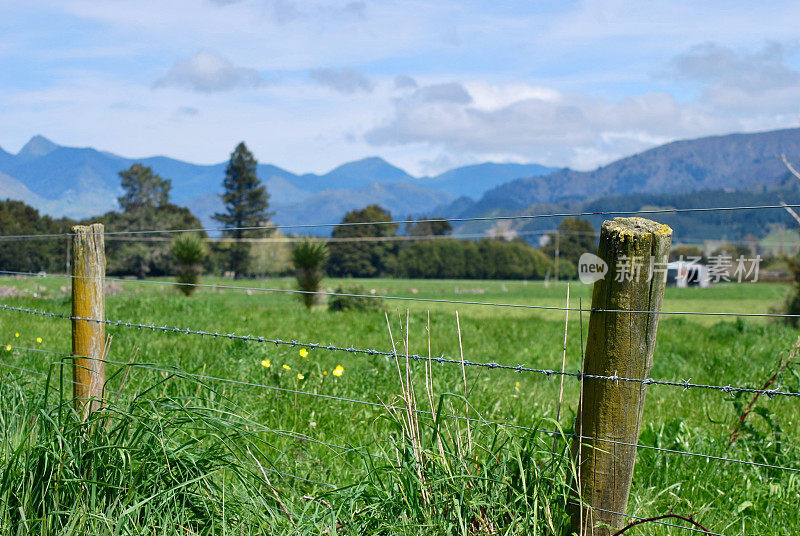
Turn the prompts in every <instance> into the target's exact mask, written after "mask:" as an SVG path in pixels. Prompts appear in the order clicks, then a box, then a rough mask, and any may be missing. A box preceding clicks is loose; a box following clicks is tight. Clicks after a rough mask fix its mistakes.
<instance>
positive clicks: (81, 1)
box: [0, 0, 800, 174]
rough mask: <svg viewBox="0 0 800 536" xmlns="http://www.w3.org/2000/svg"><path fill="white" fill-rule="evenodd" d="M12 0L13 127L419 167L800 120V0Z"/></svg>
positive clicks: (623, 149)
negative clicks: (762, 0)
mask: <svg viewBox="0 0 800 536" xmlns="http://www.w3.org/2000/svg"><path fill="white" fill-rule="evenodd" d="M767 6H768V7H756V4H754V3H753V2H743V1H737V0H726V1H724V2H715V1H706V2H696V1H687V2H682V1H679V0H669V1H663V2H662V1H660V0H650V1H648V2H638V3H636V2H628V1H615V0H598V1H584V2H571V1H564V0H561V1H530V0H520V1H504V2H496V1H493V2H488V1H485V2H478V1H471V0H458V1H451V0H397V1H372V0H357V1H349V0H345V1H341V2H334V1H325V0H302V1H295V0H169V1H168V2H165V1H164V0H136V1H123V0H113V1H105V2H98V1H97V0H91V1H89V0H62V1H60V2H43V1H39V0H26V1H25V2H16V1H5V2H2V3H0V146H1V147H3V148H4V149H5V150H7V151H11V152H16V151H18V150H19V148H20V147H21V146H22V145H23V144H24V143H25V142H26V141H27V139H28V138H30V137H31V136H32V135H33V134H37V133H40V134H43V135H45V136H47V137H49V138H51V139H53V140H54V141H56V142H58V143H61V144H64V145H72V146H93V147H96V148H99V149H104V150H108V151H112V152H115V153H118V154H122V155H125V156H132V157H139V156H149V155H154V154H167V155H169V156H173V157H176V158H181V159H185V160H189V161H193V162H198V163H211V162H219V161H223V160H225V159H226V158H227V156H228V154H229V153H230V151H231V150H232V149H233V147H234V146H235V144H236V143H237V142H238V141H240V140H245V141H246V142H247V144H248V146H249V147H250V148H251V150H253V152H254V153H255V155H256V157H257V158H258V159H259V161H261V162H270V163H274V164H276V165H279V166H281V167H284V168H287V169H289V170H291V171H294V172H309V171H313V172H321V171H327V170H328V169H330V168H332V167H334V166H336V165H338V164H340V163H342V162H345V161H348V160H354V159H358V158H362V157H365V156H371V155H379V156H382V157H384V158H386V159H387V160H389V161H390V162H392V163H394V164H396V165H399V166H401V167H403V168H405V169H407V170H408V171H410V172H412V173H414V174H429V173H436V172H440V171H442V170H444V169H447V168H450V167H454V166H457V165H464V164H470V163H475V162H480V161H485V160H493V161H511V162H538V163H543V164H547V165H554V166H564V165H566V166H571V167H575V168H578V169H589V168H593V167H596V166H598V165H602V164H604V163H607V162H609V161H611V160H613V159H615V158H617V157H620V156H624V155H627V154H630V153H633V152H636V151H640V150H642V149H645V148H648V147H651V146H653V145H657V144H660V143H663V142H666V141H670V140H674V139H679V138H686V137H697V136H703V135H709V134H720V133H726V132H731V131H752V130H766V129H774V128H783V127H796V126H800V22H798V21H800V3H798V2H796V1H793V2H792V1H788V2H781V1H773V2H770V3H769V4H768V5H767Z"/></svg>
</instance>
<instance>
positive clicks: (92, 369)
mask: <svg viewBox="0 0 800 536" xmlns="http://www.w3.org/2000/svg"><path fill="white" fill-rule="evenodd" d="M72 276H73V277H72V316H73V319H72V355H73V366H72V367H73V368H72V370H73V374H72V378H73V382H74V383H73V395H74V398H75V409H76V410H77V411H78V412H79V413H80V414H81V415H83V417H84V419H85V418H86V417H87V416H88V415H89V413H91V412H92V411H95V410H97V409H99V408H100V407H102V405H103V388H104V384H105V381H106V366H105V363H104V362H103V361H101V359H102V358H103V347H104V345H105V338H106V337H105V333H106V329H105V324H103V323H102V322H92V321H90V320H79V319H93V320H105V314H106V298H105V278H106V254H105V244H104V241H103V224H101V223H95V224H92V225H89V226H85V225H77V226H75V227H73V228H72Z"/></svg>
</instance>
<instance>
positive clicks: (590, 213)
mask: <svg viewBox="0 0 800 536" xmlns="http://www.w3.org/2000/svg"><path fill="white" fill-rule="evenodd" d="M785 207H789V208H800V205H742V206H725V207H698V208H660V209H639V210H597V211H584V212H552V213H546V214H520V215H516V216H476V217H469V218H447V221H448V222H451V223H452V222H456V223H466V222H480V221H508V220H535V219H540V218H561V217H581V216H611V215H624V214H682V213H691V212H727V211H735V210H743V211H744V210H767V209H781V210H785ZM438 221H442V218H427V219H420V220H391V221H381V222H336V223H304V224H294V225H253V226H244V227H195V228H187V229H163V230H158V229H151V230H141V231H105V232H103V233H102V234H103V235H105V236H114V235H136V234H172V233H184V232H223V233H224V232H230V231H257V230H262V231H272V230H278V229H313V228H320V227H362V226H366V225H400V224H413V223H433V222H438ZM98 234H99V233H98ZM66 236H72V233H48V234H18V235H0V240H18V239H22V238H58V237H66Z"/></svg>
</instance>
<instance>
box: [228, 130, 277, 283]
mask: <svg viewBox="0 0 800 536" xmlns="http://www.w3.org/2000/svg"><path fill="white" fill-rule="evenodd" d="M256 165H257V162H256V159H255V158H254V157H253V153H251V152H250V151H249V150H247V146H245V144H244V142H242V143H240V144H239V145H237V146H236V149H234V151H233V153H231V159H230V161H229V162H228V167H227V168H226V170H225V180H223V181H222V186H223V187H224V188H225V193H223V194H222V201H223V203H224V205H225V212H224V213H217V214H214V219H215V220H217V221H219V222H220V223H222V224H223V226H225V227H229V228H230V229H229V230H226V231H223V235H224V236H228V237H230V238H234V239H236V241H235V242H234V243H233V244H232V245H231V248H230V257H229V260H230V263H229V266H230V270H231V271H232V272H233V273H234V275H235V277H236V278H237V279H238V278H241V277H244V275H245V274H246V273H247V268H248V265H249V261H250V244H249V243H247V242H244V241H241V239H242V238H250V237H254V236H264V235H265V234H266V232H267V230H266V229H261V230H260V231H261V232H258V231H259V230H250V229H243V227H263V226H266V225H267V223H268V222H269V219H270V217H271V216H272V214H271V213H269V212H268V211H267V209H268V208H269V194H268V193H267V188H266V187H265V186H264V185H263V184H261V181H260V180H259V179H258V176H257V174H256Z"/></svg>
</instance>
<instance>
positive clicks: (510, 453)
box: [0, 278, 800, 535]
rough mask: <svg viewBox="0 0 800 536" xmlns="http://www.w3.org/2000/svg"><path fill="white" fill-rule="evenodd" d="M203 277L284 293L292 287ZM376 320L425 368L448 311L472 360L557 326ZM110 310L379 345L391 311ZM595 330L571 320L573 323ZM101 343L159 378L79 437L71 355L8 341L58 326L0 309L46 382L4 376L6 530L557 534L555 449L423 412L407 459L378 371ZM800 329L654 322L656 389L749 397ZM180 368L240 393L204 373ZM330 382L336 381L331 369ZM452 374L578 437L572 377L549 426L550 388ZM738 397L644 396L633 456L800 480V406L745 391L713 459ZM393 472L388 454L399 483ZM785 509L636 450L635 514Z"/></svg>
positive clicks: (522, 289) (221, 346) (782, 493)
mask: <svg viewBox="0 0 800 536" xmlns="http://www.w3.org/2000/svg"><path fill="white" fill-rule="evenodd" d="M205 282H206V283H220V284H232V285H246V286H253V287H256V286H258V287H263V288H284V289H289V288H292V287H293V282H292V281H291V280H289V279H272V280H260V281H248V282H239V281H236V282H232V281H230V280H206V281H205ZM342 283H345V284H352V283H358V284H360V285H362V286H363V287H364V288H365V289H366V291H367V292H370V293H372V292H373V290H374V293H375V294H384V295H397V296H410V297H415V298H435V299H445V300H461V301H477V302H492V303H508V304H532V305H545V306H564V305H565V303H566V284H565V283H559V284H550V285H547V286H545V285H544V284H543V283H542V282H527V283H526V282H520V281H431V280H389V279H377V280H363V281H357V282H354V281H348V282H342V281H337V280H329V281H326V285H327V286H328V287H330V289H334V288H336V287H337V286H338V285H339V284H342ZM0 285H2V286H3V287H4V288H5V290H6V294H7V295H8V297H5V298H3V299H2V303H5V304H8V305H13V306H22V307H35V308H37V309H41V310H47V311H51V312H57V313H65V314H68V313H69V311H70V301H69V295H68V292H69V290H68V287H69V281H65V280H59V279H50V278H28V279H23V278H19V279H4V280H2V281H0ZM570 288H571V292H570V294H571V299H570V305H571V306H572V307H577V305H578V299H579V298H580V299H582V300H583V305H584V307H588V306H589V302H590V288H589V287H585V286H583V285H580V284H578V283H572V284H571V287H570ZM12 289H14V290H13V291H12ZM787 292H788V287H787V286H784V285H778V284H724V285H718V286H715V287H713V288H710V289H668V290H667V295H666V298H665V301H664V310H665V311H694V312H733V313H759V312H768V311H769V310H770V309H771V308H774V307H776V306H778V305H779V303H780V302H781V301H782V300H783V298H784V296H785V295H786V293H787ZM384 308H385V310H386V311H387V312H388V313H389V317H390V321H391V324H392V331H393V335H394V339H395V342H396V343H397V344H398V345H399V349H402V348H403V345H402V343H400V341H401V340H402V339H403V337H404V336H405V333H404V332H403V330H404V326H405V319H406V315H407V314H408V315H409V316H408V317H409V319H410V323H409V325H408V333H407V337H408V341H409V347H410V352H411V353H419V354H422V355H427V354H428V344H429V339H428V326H429V327H430V347H431V353H432V355H445V356H450V357H454V358H458V357H459V355H460V354H459V337H458V330H457V328H456V311H458V313H459V317H460V325H461V336H462V343H463V350H464V357H465V358H466V359H469V360H471V361H482V362H491V361H496V362H498V363H503V364H511V365H517V364H520V363H523V364H526V365H528V366H532V367H540V368H547V369H560V368H561V359H562V343H563V339H564V321H565V318H564V315H565V313H564V311H548V310H536V309H525V308H508V307H498V306H486V305H470V304H445V303H430V302H423V301H395V300H386V301H385V302H384ZM569 314H570V316H569V326H568V343H567V354H566V355H567V369H568V370H571V371H576V370H578V369H579V367H580V355H581V349H580V340H581V337H580V318H579V315H578V313H577V312H570V313H569ZM428 316H429V318H430V320H428ZM107 317H108V318H109V319H113V320H117V319H119V320H124V321H132V322H141V323H145V324H150V323H155V324H157V325H168V326H170V327H173V326H178V327H181V328H186V327H191V328H193V329H196V330H204V331H209V332H219V333H224V334H227V333H236V334H239V335H248V334H249V335H254V336H264V337H269V338H280V339H282V340H297V341H300V342H301V343H302V342H319V343H324V344H331V343H332V344H335V345H337V346H343V347H349V346H351V345H353V346H355V347H357V348H374V349H379V350H383V351H386V350H391V342H390V338H389V332H388V329H387V325H386V319H385V317H384V314H383V312H375V311H371V312H359V311H355V312H344V313H332V312H329V311H328V310H327V308H326V307H325V306H324V305H320V306H318V307H317V308H315V309H314V310H313V311H310V312H308V311H306V310H305V309H304V308H303V307H302V306H301V304H300V301H299V300H298V299H297V296H296V295H291V294H281V293H273V292H260V291H241V290H231V289H210V288H202V289H199V290H198V292H197V293H196V294H195V295H194V296H193V297H191V298H188V299H187V298H185V297H183V296H181V295H179V294H178V293H177V291H176V290H175V288H174V287H172V286H169V285H165V284H161V283H159V282H157V281H153V282H151V283H147V284H142V283H140V282H125V283H119V284H115V289H113V291H112V293H111V294H110V295H109V296H108V298H107ZM587 324H588V315H584V318H583V328H584V331H585V330H586V328H587ZM107 331H108V333H109V334H111V335H113V341H112V343H111V347H110V351H109V354H108V359H109V360H112V361H115V362H129V361H131V360H135V362H136V363H137V364H139V365H143V364H152V365H153V367H152V368H143V367H141V366H139V367H131V368H129V367H125V366H122V365H119V364H113V363H110V364H109V365H108V369H109V378H111V379H110V381H109V390H110V391H114V392H115V393H116V392H118V391H119V392H121V393H122V394H121V395H119V396H118V395H116V394H114V395H112V396H111V398H112V401H113V403H112V405H111V409H110V410H109V411H108V412H106V413H105V414H104V415H102V416H99V417H97V418H96V419H95V421H94V422H93V423H90V424H84V425H82V424H80V423H77V422H75V421H74V419H70V418H69V415H68V412H66V410H65V405H64V404H63V403H62V402H66V401H67V399H68V398H69V392H70V389H69V385H68V384H66V383H64V382H65V381H66V380H69V378H70V374H69V364H68V361H67V360H61V359H62V358H61V356H59V355H55V354H48V353H44V352H35V351H30V350H21V349H18V348H15V347H26V348H35V349H46V350H54V351H57V352H69V351H70V325H69V321H68V320H60V319H49V318H44V317H40V316H33V315H28V314H23V313H16V312H8V311H1V312H0V343H2V345H3V346H2V351H1V352H0V363H2V364H4V365H10V366H15V367H23V368H26V369H31V370H35V371H39V372H42V373H46V374H49V375H50V376H49V377H48V378H46V377H39V376H35V375H31V374H30V373H26V372H21V371H17V370H15V369H12V368H10V367H9V366H6V367H0V373H2V374H3V377H4V378H5V380H4V381H3V382H2V387H0V395H2V407H0V419H2V421H3V423H2V428H3V433H4V436H3V439H2V444H0V530H2V532H3V533H10V534H84V533H93V534H194V533H202V534H227V533H231V534H275V533H287V534H295V533H304V534H321V533H326V534H365V533H370V534H566V530H565V529H564V523H565V519H566V516H565V514H564V506H565V505H564V503H565V501H566V497H567V494H568V490H567V487H566V485H567V484H568V481H569V474H570V471H571V464H570V461H569V457H568V456H567V450H568V442H567V441H566V440H564V439H563V438H557V440H556V441H555V442H554V441H553V436H552V435H548V434H545V433H541V432H540V433H532V432H529V431H526V430H521V429H518V428H509V427H505V426H494V425H486V424H484V425H478V424H474V425H472V426H470V427H469V429H468V427H467V426H466V424H465V422H464V421H463V420H462V421H457V420H456V421H454V420H452V419H446V418H445V419H439V420H437V421H436V423H437V425H436V426H434V424H433V422H434V421H433V420H431V419H430V418H428V417H427V416H424V415H423V416H420V418H419V424H418V427H419V429H418V432H417V433H418V437H419V438H420V441H421V443H422V444H421V445H420V449H422V450H424V452H425V455H424V456H423V457H422V458H423V459H424V460H425V461H424V463H420V462H419V460H420V454H419V452H420V451H419V450H415V449H414V448H412V446H409V445H410V441H409V429H408V426H409V425H408V421H404V420H403V416H402V415H401V414H399V413H397V412H395V413H392V412H391V411H387V409H385V408H384V407H381V405H380V404H383V403H386V404H392V403H396V402H397V400H398V399H397V397H398V395H400V394H401V392H402V388H401V382H400V380H399V379H398V368H397V365H396V364H395V361H394V360H393V359H386V358H385V357H382V356H371V355H364V354H359V355H353V354H349V353H346V352H331V351H327V350H320V349H309V348H308V347H307V346H302V345H298V346H295V347H293V346H289V345H274V344H266V343H258V342H244V341H235V340H234V341H231V340H228V339H226V338H214V337H202V338H201V337H199V336H194V335H185V334H178V333H160V332H153V331H149V330H137V329H130V328H126V327H113V326H110V327H108V330H107ZM17 334H18V336H17ZM798 334H800V332H798V331H797V330H795V329H791V328H789V327H786V326H783V325H781V324H778V323H776V322H772V321H769V320H767V319H764V318H746V317H741V318H740V317H735V316H722V317H717V316H690V315H664V316H662V318H661V321H660V326H659V336H658V343H657V347H656V354H655V358H654V367H653V371H652V374H651V375H652V377H654V378H657V379H666V380H676V381H680V380H681V379H688V378H691V380H692V381H693V382H697V383H708V384H717V385H728V384H730V385H746V386H756V387H760V386H761V384H763V382H764V381H765V380H766V379H767V378H768V377H769V376H770V375H771V374H772V372H773V371H774V370H775V368H776V366H777V364H778V360H779V359H780V358H784V359H786V358H787V357H788V356H789V352H790V350H791V348H792V347H793V346H794V344H795V341H796V339H797V337H798ZM6 345H10V346H11V347H12V348H11V349H7V348H8V347H7V346H6ZM301 350H305V351H302V352H301ZM306 352H307V355H305V356H303V355H301V354H306ZM60 360H61V361H60ZM266 364H268V365H269V366H268V367H267V366H264V365H266ZM172 367H175V368H176V369H177V370H180V371H183V372H186V373H192V374H197V375H203V376H211V377H216V378H227V379H231V380H237V381H240V382H243V383H242V384H234V383H230V382H223V381H216V380H209V379H203V380H200V379H198V378H197V377H194V376H186V375H185V374H180V373H175V372H174V371H171V370H170V369H171V368H172ZM287 367H288V368H287ZM337 367H340V369H339V370H340V371H341V374H340V375H334V370H336V368H337ZM153 369H159V370H153ZM62 372H63V374H62ZM402 376H403V377H405V372H404V371H402ZM409 377H410V378H411V379H412V381H413V383H414V385H415V388H416V391H417V398H418V405H419V407H420V408H421V409H429V406H430V403H429V401H428V399H427V396H426V395H425V389H424V384H425V368H424V364H423V363H422V362H412V363H411V372H410V373H409ZM431 377H432V385H433V392H434V393H435V395H434V397H433V403H434V406H435V408H436V411H442V412H445V413H448V414H459V415H462V416H464V415H467V410H466V409H465V405H464V386H463V381H464V380H463V378H462V372H461V368H460V367H457V366H452V365H442V366H440V365H434V367H433V368H432V371H431ZM466 379H467V385H468V392H467V396H466V398H467V400H468V402H469V410H468V411H469V416H470V417H471V418H478V419H484V420H490V421H497V422H504V423H510V424H514V425H518V426H523V427H538V428H543V429H546V430H551V431H556V430H559V429H563V430H564V431H565V433H570V432H571V431H572V426H573V421H574V417H575V409H576V406H577V400H578V396H579V383H578V382H577V381H575V380H574V379H567V380H566V381H565V384H564V395H563V408H562V410H561V415H560V418H559V419H558V421H556V415H557V410H558V393H559V386H560V381H559V379H558V377H555V376H554V377H550V378H548V377H545V376H543V375H539V374H532V373H522V374H518V373H514V372H513V371H503V370H489V369H485V368H477V367H473V368H468V369H467V371H466ZM45 383H47V386H48V387H47V389H45V388H44V385H45ZM798 383H800V380H799V379H798V376H797V375H796V373H795V371H793V370H792V369H789V370H787V371H786V372H784V373H783V374H782V376H781V379H780V384H779V385H780V387H781V388H782V389H784V390H794V391H797V390H800V385H798ZM258 384H263V385H269V386H273V387H279V388H281V389H284V390H283V391H278V390H274V389H266V388H264V387H261V386H259V385H258ZM292 391H296V392H292ZM306 393H314V394H323V395H330V396H333V397H340V398H343V399H349V400H337V399H332V398H322V397H315V396H310V395H309V394H306ZM356 399H357V400H360V401H366V402H371V403H373V404H378V405H366V404H359V403H353V402H352V400H356ZM750 400H751V397H750V396H744V395H737V396H731V395H728V394H725V393H722V392H718V391H703V390H696V389H695V390H689V391H683V390H681V389H680V388H673V387H667V386H658V385H654V386H651V387H650V388H649V390H648V395H647V405H646V408H645V412H644V423H643V428H642V434H641V443H642V444H645V445H651V446H655V447H659V448H664V449H674V450H683V451H691V452H696V453H702V454H707V455H712V456H721V457H727V458H736V459H743V460H749V461H755V462H760V463H768V464H773V465H781V466H788V467H797V468H800V449H799V448H798V447H800V426H799V425H798V418H799V417H798V416H799V415H800V400H798V399H797V398H788V397H776V398H775V399H773V400H769V399H768V398H767V397H761V398H759V400H758V401H757V402H756V405H755V407H756V408H757V409H756V411H754V412H753V413H751V414H750V416H749V417H748V420H747V421H746V424H747V426H746V427H745V428H744V429H743V430H742V432H741V433H740V435H739V437H738V439H737V440H736V441H735V442H734V443H733V444H732V445H731V446H729V445H728V444H729V438H730V436H731V431H732V430H733V428H734V427H735V426H736V423H737V422H738V419H739V416H740V415H741V411H742V408H743V406H746V405H747V403H749V402H750ZM413 430H414V428H413V426H412V428H411V433H412V434H413ZM332 445H333V446H332ZM342 447H343V448H342ZM467 452H469V456H466V455H465V454H466V453H467ZM554 452H555V453H554ZM385 458H400V459H401V462H402V463H401V465H402V469H400V470H398V469H396V468H393V467H392V463H391V462H389V461H387V460H386V459H385ZM262 469H263V470H262ZM281 473H288V474H290V475H294V476H284V475H282V474H281ZM295 477H301V478H295ZM309 481H311V482H309ZM104 482H105V483H107V484H103V483H104ZM112 483H113V484H112ZM326 484H327V485H326ZM329 486H333V488H331V487H329ZM799 502H800V473H798V472H790V471H781V470H776V469H767V468H759V467H753V466H750V465H743V464H739V463H733V462H720V461H716V460H709V459H707V458H701V457H693V456H685V455H679V454H671V453H665V452H659V451H654V450H648V449H640V451H639V456H638V459H637V466H636V473H635V476H634V484H633V490H632V494H631V500H630V503H629V508H628V512H629V513H630V514H633V515H636V516H642V517H647V516H651V515H659V514H663V513H668V512H675V513H680V514H684V515H692V516H693V517H694V518H695V519H697V520H699V521H700V522H702V523H703V525H705V526H706V527H708V528H709V529H711V530H713V531H714V532H717V533H723V534H729V535H730V534H760V535H767V534H775V535H777V534H794V533H795V532H796V527H798V526H800V511H799V510H798V508H797V504H798V503H799ZM636 530H638V531H639V532H638V533H639V534H657V535H662V534H677V533H681V532H682V531H680V530H679V529H674V528H669V527H658V526H655V525H649V526H647V527H646V528H645V527H642V528H639V529H635V530H634V531H631V532H632V533H634V534H636V533H637V532H635V531H636ZM676 531H677V532H676Z"/></svg>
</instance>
